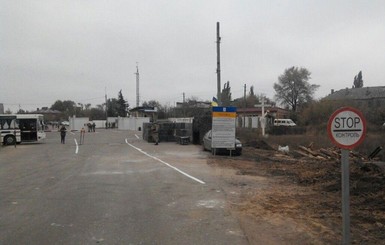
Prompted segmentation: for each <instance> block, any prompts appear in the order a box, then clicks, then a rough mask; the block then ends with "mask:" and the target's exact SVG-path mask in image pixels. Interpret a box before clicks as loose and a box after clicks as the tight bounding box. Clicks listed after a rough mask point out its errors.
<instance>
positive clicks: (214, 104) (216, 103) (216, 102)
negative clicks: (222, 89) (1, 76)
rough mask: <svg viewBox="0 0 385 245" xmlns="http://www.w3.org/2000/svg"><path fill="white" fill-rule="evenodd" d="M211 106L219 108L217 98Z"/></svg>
mask: <svg viewBox="0 0 385 245" xmlns="http://www.w3.org/2000/svg"><path fill="white" fill-rule="evenodd" d="M211 106H218V100H217V98H215V97H213V101H212V102H211Z"/></svg>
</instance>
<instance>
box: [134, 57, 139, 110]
mask: <svg viewBox="0 0 385 245" xmlns="http://www.w3.org/2000/svg"><path fill="white" fill-rule="evenodd" d="M135 75H136V107H139V67H138V62H136V73H135Z"/></svg>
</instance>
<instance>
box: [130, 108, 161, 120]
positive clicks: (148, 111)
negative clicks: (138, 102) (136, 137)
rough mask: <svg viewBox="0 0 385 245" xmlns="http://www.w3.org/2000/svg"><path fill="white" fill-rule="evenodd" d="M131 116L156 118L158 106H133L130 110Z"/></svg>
mask: <svg viewBox="0 0 385 245" xmlns="http://www.w3.org/2000/svg"><path fill="white" fill-rule="evenodd" d="M130 115H131V117H149V118H151V121H156V120H157V119H158V116H157V115H158V108H156V107H143V106H139V107H135V108H133V109H131V110H130Z"/></svg>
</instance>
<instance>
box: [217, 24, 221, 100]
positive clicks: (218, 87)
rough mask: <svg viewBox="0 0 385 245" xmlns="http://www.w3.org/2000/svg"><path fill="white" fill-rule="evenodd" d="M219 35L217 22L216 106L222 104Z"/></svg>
mask: <svg viewBox="0 0 385 245" xmlns="http://www.w3.org/2000/svg"><path fill="white" fill-rule="evenodd" d="M220 44H221V37H220V36H219V22H217V99H218V106H221V105H222V99H221V50H220Z"/></svg>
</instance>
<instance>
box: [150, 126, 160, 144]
mask: <svg viewBox="0 0 385 245" xmlns="http://www.w3.org/2000/svg"><path fill="white" fill-rule="evenodd" d="M151 132H152V138H153V139H154V141H155V145H158V144H159V124H157V123H153V124H152V126H151Z"/></svg>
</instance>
